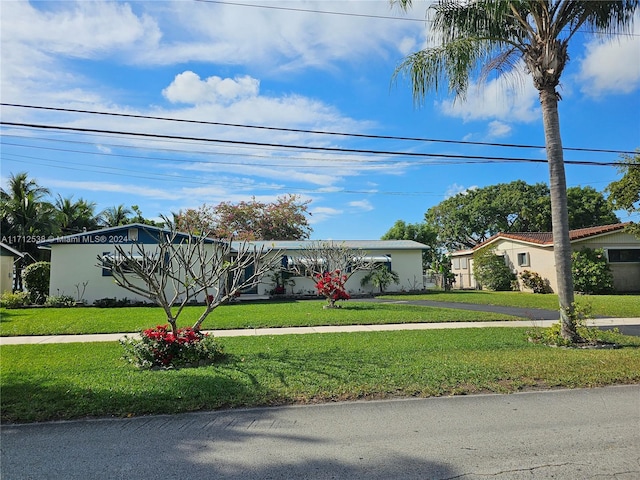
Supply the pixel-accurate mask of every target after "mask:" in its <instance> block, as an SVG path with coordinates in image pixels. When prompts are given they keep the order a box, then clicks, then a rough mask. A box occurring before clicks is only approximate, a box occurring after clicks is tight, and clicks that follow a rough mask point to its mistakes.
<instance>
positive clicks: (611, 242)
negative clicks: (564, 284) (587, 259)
mask: <svg viewBox="0 0 640 480" xmlns="http://www.w3.org/2000/svg"><path fill="white" fill-rule="evenodd" d="M627 225H629V224H628V223H617V224H613V225H604V226H600V227H590V228H582V229H578V230H571V231H570V232H569V239H570V241H571V248H572V250H573V251H579V250H581V249H582V248H585V247H586V248H591V249H603V250H604V251H605V255H606V257H607V261H608V262H609V265H610V267H611V271H612V273H613V282H614V288H615V290H616V291H617V292H637V291H640V239H638V238H637V237H635V236H634V235H631V234H630V233H627V232H625V227H626V226H627ZM488 245H491V246H492V247H494V248H495V250H496V253H497V254H498V255H504V259H505V262H506V263H507V265H508V266H509V267H511V270H512V271H513V272H514V273H516V274H520V273H522V272H523V271H524V270H529V271H532V272H536V273H538V274H539V275H540V276H541V277H542V278H545V279H547V280H548V281H549V285H550V287H551V289H552V290H553V291H556V290H557V285H558V283H557V280H556V271H555V260H554V255H553V236H552V234H551V232H523V233H498V234H497V235H494V236H493V237H491V238H489V239H488V240H486V241H484V242H482V243H480V244H478V245H476V247H474V248H473V249H470V250H460V251H457V252H453V253H452V254H451V266H452V269H451V271H452V273H453V274H454V275H455V278H456V282H455V284H454V288H456V289H465V288H477V284H476V280H475V278H474V276H473V253H474V252H475V251H476V250H478V249H479V248H482V247H485V246H488ZM521 288H522V289H523V290H526V289H525V288H523V287H522V285H521Z"/></svg>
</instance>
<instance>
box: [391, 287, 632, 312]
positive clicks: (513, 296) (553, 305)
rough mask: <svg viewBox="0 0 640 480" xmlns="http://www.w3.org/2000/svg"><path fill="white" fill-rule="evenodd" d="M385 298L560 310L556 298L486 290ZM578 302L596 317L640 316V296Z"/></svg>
mask: <svg viewBox="0 0 640 480" xmlns="http://www.w3.org/2000/svg"><path fill="white" fill-rule="evenodd" d="M384 298H395V299H399V300H433V301H436V302H459V303H476V304H481V305H503V306H512V307H524V308H541V309H545V310H557V309H558V296H557V295H554V294H547V295H541V294H534V293H525V292H489V291H484V290H483V291H478V290H457V291H453V292H440V291H430V292H428V293H425V294H420V295H385V297H384ZM576 302H577V303H579V304H590V305H591V307H592V313H593V314H594V315H600V316H610V317H620V318H626V317H633V318H637V317H640V295H576Z"/></svg>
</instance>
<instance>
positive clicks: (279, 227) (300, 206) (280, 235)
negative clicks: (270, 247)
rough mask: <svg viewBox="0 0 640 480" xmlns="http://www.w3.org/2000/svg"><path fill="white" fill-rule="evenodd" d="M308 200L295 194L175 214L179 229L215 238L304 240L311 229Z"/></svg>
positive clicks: (205, 207) (206, 206) (224, 204)
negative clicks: (269, 200) (263, 200)
mask: <svg viewBox="0 0 640 480" xmlns="http://www.w3.org/2000/svg"><path fill="white" fill-rule="evenodd" d="M308 204H309V202H308V201H303V200H301V199H300V197H299V196H297V195H286V196H283V197H278V198H277V199H276V201H274V202H271V203H266V202H260V201H258V200H256V199H255V198H254V199H252V200H251V201H248V202H245V201H242V202H239V203H236V204H233V203H231V202H223V203H220V204H218V205H216V206H210V205H203V206H202V207H200V208H198V209H197V210H194V209H188V210H185V211H181V212H178V213H177V214H174V218H175V222H176V225H177V227H178V229H179V230H182V231H198V232H201V233H206V234H208V235H209V236H212V237H216V238H228V237H234V238H237V239H240V240H304V239H306V238H309V234H310V233H311V227H310V226H309V222H308V220H307V205H308Z"/></svg>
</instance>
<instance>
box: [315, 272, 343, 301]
mask: <svg viewBox="0 0 640 480" xmlns="http://www.w3.org/2000/svg"><path fill="white" fill-rule="evenodd" d="M347 278H348V277H347V276H346V275H343V274H342V272H340V270H334V271H333V272H325V273H323V274H320V273H318V274H317V275H316V290H317V291H318V295H322V296H323V297H325V298H326V299H327V301H328V302H329V305H330V306H332V307H334V306H335V302H336V301H337V300H349V299H350V298H351V297H350V296H349V294H348V293H347V291H346V290H345V288H344V284H345V282H346V281H347Z"/></svg>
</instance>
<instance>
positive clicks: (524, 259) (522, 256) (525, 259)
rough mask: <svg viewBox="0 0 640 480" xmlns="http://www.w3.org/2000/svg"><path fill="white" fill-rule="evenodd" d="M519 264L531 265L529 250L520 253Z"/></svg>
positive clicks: (520, 265) (522, 265) (523, 265)
mask: <svg viewBox="0 0 640 480" xmlns="http://www.w3.org/2000/svg"><path fill="white" fill-rule="evenodd" d="M518 266H519V267H528V266H529V252H523V253H519V254H518Z"/></svg>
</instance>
